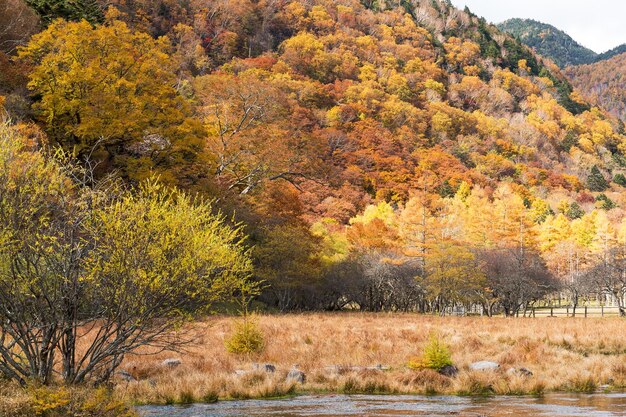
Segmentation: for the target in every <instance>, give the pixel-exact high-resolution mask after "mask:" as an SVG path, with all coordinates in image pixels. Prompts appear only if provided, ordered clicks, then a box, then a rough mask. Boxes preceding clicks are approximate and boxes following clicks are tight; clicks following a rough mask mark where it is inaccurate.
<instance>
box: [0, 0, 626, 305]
mask: <svg viewBox="0 0 626 417" xmlns="http://www.w3.org/2000/svg"><path fill="white" fill-rule="evenodd" d="M4 4H5V6H4V7H5V9H6V10H11V11H13V12H12V13H7V12H6V10H5V12H4V13H2V16H1V18H2V19H3V20H4V21H3V22H2V23H3V25H2V27H3V28H5V29H3V32H1V33H0V36H1V37H0V40H1V45H2V49H3V52H2V55H1V56H0V65H1V66H2V71H1V72H0V77H1V78H0V89H1V90H0V93H1V94H2V95H3V96H2V104H3V109H4V110H3V114H4V116H3V117H4V118H5V120H6V122H5V127H3V135H10V136H11V137H12V138H14V140H18V141H20V143H22V145H20V146H22V147H23V146H28V149H29V152H36V153H42V154H45V155H53V154H54V153H55V152H57V153H58V152H59V151H55V150H57V149H58V150H61V151H62V152H63V153H64V155H65V158H66V160H68V161H70V162H71V163H72V164H76V165H79V166H81V167H83V168H84V169H85V170H87V171H89V175H88V176H84V178H83V182H82V185H81V186H82V187H92V188H98V187H99V186H100V185H99V184H101V183H103V182H106V181H116V182H118V183H119V182H120V181H121V184H122V185H123V187H131V188H133V187H137V186H140V184H142V183H143V182H145V181H150V180H155V181H158V182H160V183H162V184H165V185H166V186H173V187H177V188H178V189H180V190H184V191H185V192H186V193H189V194H190V195H198V196H200V197H201V198H204V199H206V200H208V201H211V207H212V210H214V211H215V212H216V213H217V212H219V213H221V215H223V216H224V218H225V219H227V221H228V222H229V223H230V224H231V227H235V228H239V229H240V230H241V231H242V234H243V235H245V236H246V238H245V239H244V241H242V242H243V243H242V244H243V245H245V246H246V247H247V248H249V250H250V257H251V260H252V263H253V279H254V280H255V281H257V282H262V285H261V288H262V290H261V291H260V293H259V294H258V297H256V299H257V301H259V302H260V303H262V304H263V305H264V306H266V307H267V308H270V309H278V310H280V311H289V310H311V309H312V310H338V309H345V308H351V309H354V308H357V309H362V310H367V311H381V310H393V311H395V310H402V311H421V312H432V311H437V312H445V311H446V309H447V308H451V307H454V306H467V307H468V308H470V307H471V306H481V311H484V312H485V313H486V314H493V313H496V312H505V313H506V314H516V313H518V312H519V311H520V310H523V309H525V308H527V307H529V306H530V305H534V304H535V303H539V302H542V301H545V300H546V297H551V296H554V295H555V294H559V293H560V294H562V295H563V296H566V297H571V298H570V299H571V300H576V302H578V301H579V300H580V301H581V302H582V300H583V299H585V298H586V299H594V300H600V299H601V300H606V299H611V300H612V301H613V302H619V303H620V306H622V307H623V301H624V292H625V291H626V282H625V281H624V278H623V277H624V271H625V270H626V219H625V218H624V207H625V204H626V198H624V193H623V188H624V187H626V177H625V176H624V173H626V157H625V154H626V136H625V132H624V124H623V123H622V122H621V121H620V120H619V119H617V118H615V117H613V116H612V115H610V114H609V113H607V112H606V111H604V110H603V109H601V108H597V107H592V106H591V105H590V104H589V102H588V101H586V99H585V98H584V96H583V95H582V94H581V93H579V92H577V91H575V90H574V89H573V88H572V86H571V85H570V83H569V82H568V81H567V79H566V78H565V76H564V75H563V73H562V72H561V71H560V69H559V68H558V67H557V66H556V65H554V64H553V63H551V62H550V61H548V60H547V59H544V58H541V57H540V56H538V55H536V54H535V53H534V52H533V51H531V50H530V49H529V48H528V47H526V46H523V45H522V44H521V43H520V42H519V41H518V40H516V39H514V38H512V37H511V36H509V35H505V34H503V33H502V32H500V31H499V30H498V29H497V28H496V27H495V26H493V25H490V24H488V23H486V22H485V20H484V19H482V18H480V17H478V16H475V15H473V14H472V13H471V12H470V11H469V10H466V11H461V10H457V9H455V8H453V7H452V6H451V5H450V4H449V3H447V2H445V1H412V2H411V1H371V2H370V1H368V2H365V1H362V2H359V1H356V0H342V1H339V2H335V1H325V0H316V1H312V2H311V1H286V0H285V1H251V0H250V1H228V0H216V1H208V2H207V1H177V0H162V1H159V2H152V1H143V0H137V1H123V0H116V1H113V2H109V3H107V5H110V6H112V7H110V8H109V9H107V10H104V6H103V4H102V5H101V4H98V3H96V2H95V1H84V2H77V3H76V4H74V3H70V2H67V4H64V2H57V1H50V0H47V1H25V2H24V1H22V0H8V1H6V2H4ZM61 6H62V7H61Z"/></svg>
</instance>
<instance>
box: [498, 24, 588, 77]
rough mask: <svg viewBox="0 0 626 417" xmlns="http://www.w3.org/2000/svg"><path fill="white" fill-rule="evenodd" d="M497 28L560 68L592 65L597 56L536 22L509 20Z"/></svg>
mask: <svg viewBox="0 0 626 417" xmlns="http://www.w3.org/2000/svg"><path fill="white" fill-rule="evenodd" d="M498 28H500V30H503V31H505V32H507V33H510V34H511V35H513V36H515V37H517V38H519V39H520V40H521V41H522V42H523V43H524V44H526V45H528V46H530V47H531V48H534V49H535V50H536V51H537V52H538V53H539V54H540V55H543V56H545V57H546V58H550V59H552V60H553V61H554V62H555V63H556V64H557V65H558V66H559V67H561V68H565V67H567V66H570V65H580V64H589V63H592V62H594V61H595V60H596V58H597V55H598V54H596V53H595V52H594V51H592V50H591V49H589V48H585V47H584V46H582V45H580V44H579V43H578V42H576V41H575V40H574V39H573V38H572V37H571V36H569V35H568V34H567V33H565V32H563V31H562V30H559V29H557V28H555V27H554V26H552V25H548V24H546V23H541V22H538V21H536V20H532V19H510V20H507V21H505V22H503V23H500V24H498Z"/></svg>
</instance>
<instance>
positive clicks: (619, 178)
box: [613, 174, 626, 187]
mask: <svg viewBox="0 0 626 417" xmlns="http://www.w3.org/2000/svg"><path fill="white" fill-rule="evenodd" d="M613 182H614V183H615V184H617V185H621V186H622V187H626V177H625V176H624V174H617V175H616V176H615V177H613Z"/></svg>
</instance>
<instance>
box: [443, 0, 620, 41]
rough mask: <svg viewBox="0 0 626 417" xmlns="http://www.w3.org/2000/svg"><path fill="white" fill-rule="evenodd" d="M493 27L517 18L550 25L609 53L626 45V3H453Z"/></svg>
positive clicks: (578, 0)
mask: <svg viewBox="0 0 626 417" xmlns="http://www.w3.org/2000/svg"><path fill="white" fill-rule="evenodd" d="M452 4H454V5H455V6H457V7H459V8H461V9H462V8H464V7H465V6H468V7H469V8H470V10H471V11H472V12H473V13H474V14H476V15H478V16H483V17H484V18H485V19H487V20H488V21H490V22H492V23H500V22H503V21H505V20H506V19H510V18H513V17H519V18H529V19H535V20H539V21H540V22H544V23H549V24H551V25H553V26H555V27H557V28H559V29H561V30H563V31H565V32H567V33H568V34H569V35H570V36H571V37H572V38H574V39H575V40H576V41H578V43H580V44H581V45H583V46H586V47H587V48H590V49H592V50H594V51H596V52H605V51H608V50H609V49H612V48H614V47H616V46H618V45H621V44H623V43H626V1H625V0H592V1H589V0H452Z"/></svg>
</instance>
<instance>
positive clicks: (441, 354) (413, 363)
mask: <svg viewBox="0 0 626 417" xmlns="http://www.w3.org/2000/svg"><path fill="white" fill-rule="evenodd" d="M449 365H452V355H451V354H450V349H449V348H448V346H447V345H446V344H445V343H444V342H443V341H442V340H441V339H440V338H439V337H437V336H434V335H433V336H431V337H430V340H429V341H428V344H427V345H426V347H425V348H424V352H423V353H422V357H421V358H415V359H411V360H410V361H409V363H408V365H407V366H408V367H409V368H410V369H423V368H428V369H434V370H436V371H438V370H440V369H441V368H443V367H444V366H449Z"/></svg>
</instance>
